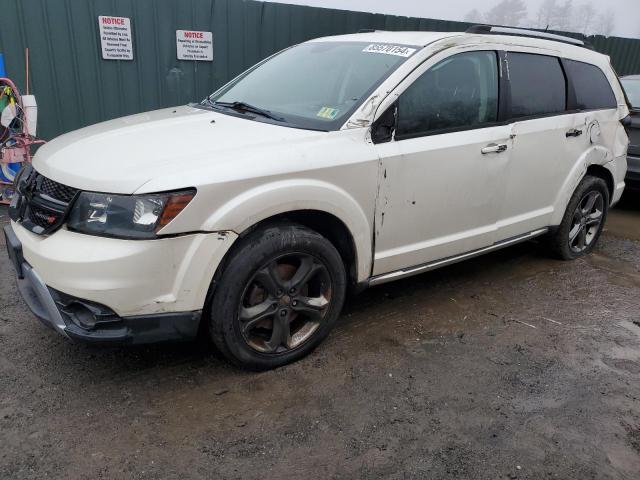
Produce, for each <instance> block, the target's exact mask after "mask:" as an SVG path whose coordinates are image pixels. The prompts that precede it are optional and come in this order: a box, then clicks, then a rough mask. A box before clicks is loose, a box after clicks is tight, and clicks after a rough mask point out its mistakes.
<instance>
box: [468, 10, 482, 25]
mask: <svg viewBox="0 0 640 480" xmlns="http://www.w3.org/2000/svg"><path fill="white" fill-rule="evenodd" d="M464 21H465V22H469V23H484V15H482V13H480V10H478V9H477V8H474V9H473V10H471V11H470V12H469V13H467V14H466V15H465V16H464Z"/></svg>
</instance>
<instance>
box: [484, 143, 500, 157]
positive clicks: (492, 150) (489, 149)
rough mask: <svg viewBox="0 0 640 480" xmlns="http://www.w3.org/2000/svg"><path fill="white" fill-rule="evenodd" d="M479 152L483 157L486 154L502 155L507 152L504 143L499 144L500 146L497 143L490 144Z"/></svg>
mask: <svg viewBox="0 0 640 480" xmlns="http://www.w3.org/2000/svg"><path fill="white" fill-rule="evenodd" d="M480 151H481V152H482V154H483V155H486V154H487V153H502V152H506V151H507V145H506V144H504V143H501V144H500V145H498V144H497V143H490V144H489V145H487V146H486V147H484V148H483V149H482V150H480Z"/></svg>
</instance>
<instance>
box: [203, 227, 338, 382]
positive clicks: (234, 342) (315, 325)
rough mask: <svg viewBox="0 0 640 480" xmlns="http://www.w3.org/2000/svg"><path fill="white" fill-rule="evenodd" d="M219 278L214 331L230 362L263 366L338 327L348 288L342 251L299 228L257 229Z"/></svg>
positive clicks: (305, 349)
mask: <svg viewBox="0 0 640 480" xmlns="http://www.w3.org/2000/svg"><path fill="white" fill-rule="evenodd" d="M225 265H226V266H225V269H224V271H223V272H222V274H221V276H220V278H219V279H217V280H216V285H215V290H214V294H213V298H212V301H211V305H210V307H211V308H210V311H211V318H210V332H211V337H212V339H213V342H214V344H215V345H216V347H217V348H218V349H219V350H220V351H221V352H222V353H223V354H224V356H225V357H226V358H227V359H228V360H230V361H231V362H232V363H234V364H236V365H238V366H241V367H243V368H248V369H251V370H266V369H270V368H275V367H278V366H281V365H284V364H287V363H290V362H292V361H295V360H297V359H299V358H301V357H303V356H305V355H307V354H308V353H309V352H311V350H313V349H314V348H315V347H316V346H317V345H318V344H319V343H320V342H321V341H322V340H323V339H324V338H325V337H326V336H327V335H328V334H329V331H330V330H331V328H332V327H333V325H334V324H335V322H336V320H337V319H338V316H339V315H340V310H341V309H342V304H343V303H344V298H345V291H346V273H345V268H344V264H343V262H342V258H341V257H340V254H339V253H338V251H337V250H336V249H335V247H334V246H333V245H332V244H331V243H330V242H329V241H328V240H327V239H325V238H324V237H322V236H321V235H319V234H318V233H316V232H314V231H313V230H309V229H307V228H305V227H302V226H298V225H277V226H272V227H268V228H264V229H258V230H256V231H254V232H252V233H251V234H249V235H248V236H247V237H245V238H243V239H241V240H240V243H239V245H238V246H237V247H236V248H235V249H234V251H233V253H232V255H231V257H230V258H229V260H228V261H227V262H226V263H225Z"/></svg>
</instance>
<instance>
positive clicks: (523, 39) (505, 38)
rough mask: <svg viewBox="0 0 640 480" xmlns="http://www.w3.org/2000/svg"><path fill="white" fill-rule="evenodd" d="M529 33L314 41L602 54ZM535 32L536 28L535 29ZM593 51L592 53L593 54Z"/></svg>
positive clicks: (385, 34) (378, 34)
mask: <svg viewBox="0 0 640 480" xmlns="http://www.w3.org/2000/svg"><path fill="white" fill-rule="evenodd" d="M523 32H525V34H522V35H516V34H507V33H499V34H488V33H476V32H472V33H468V32H391V31H383V30H376V31H371V32H365V33H354V34H348V35H336V36H331V37H322V38H316V39H314V40H311V41H312V42H327V41H330V42H340V41H342V42H371V43H374V42H375V43H389V44H396V45H412V46H420V47H424V46H427V45H429V44H432V43H434V42H437V41H439V40H444V39H454V38H455V41H456V43H459V44H464V43H469V42H475V41H477V42H487V43H494V44H496V43H497V44H503V45H512V46H526V47H533V48H546V49H553V50H556V51H562V52H571V51H573V52H578V50H576V49H580V51H581V52H578V55H579V56H584V55H585V54H586V53H585V51H589V52H590V54H595V55H601V54H599V53H597V52H595V51H593V50H588V49H587V48H584V47H582V46H576V45H570V44H567V43H564V42H561V41H557V40H553V39H547V38H539V37H535V36H528V35H526V32H527V30H523ZM531 33H534V32H531ZM590 54H589V56H591V55H590Z"/></svg>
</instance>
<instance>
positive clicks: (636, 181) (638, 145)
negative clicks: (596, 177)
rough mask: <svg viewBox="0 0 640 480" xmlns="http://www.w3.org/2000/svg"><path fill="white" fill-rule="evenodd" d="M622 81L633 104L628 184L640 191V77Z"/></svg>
mask: <svg viewBox="0 0 640 480" xmlns="http://www.w3.org/2000/svg"><path fill="white" fill-rule="evenodd" d="M620 81H621V82H622V86H623V87H624V89H625V91H626V92H627V98H628V99H629V102H630V103H631V111H630V112H629V115H630V116H631V124H630V125H629V129H628V131H629V140H630V143H629V153H628V155H627V163H628V170H627V179H626V182H627V185H628V186H629V187H630V188H633V189H634V190H640V75H628V76H626V77H622V78H621V79H620Z"/></svg>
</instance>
